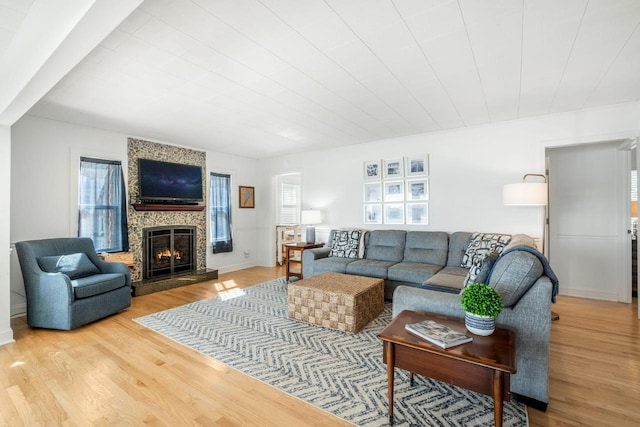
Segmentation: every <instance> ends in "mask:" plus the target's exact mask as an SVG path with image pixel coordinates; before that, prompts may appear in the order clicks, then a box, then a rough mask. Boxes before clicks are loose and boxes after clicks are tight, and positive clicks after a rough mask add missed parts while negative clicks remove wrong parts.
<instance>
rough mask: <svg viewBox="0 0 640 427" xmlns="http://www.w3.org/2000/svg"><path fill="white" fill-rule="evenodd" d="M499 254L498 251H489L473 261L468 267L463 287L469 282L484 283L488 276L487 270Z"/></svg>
mask: <svg viewBox="0 0 640 427" xmlns="http://www.w3.org/2000/svg"><path fill="white" fill-rule="evenodd" d="M499 256H500V254H499V253H498V251H491V252H489V253H488V254H487V255H485V256H484V257H483V258H482V259H480V260H479V261H474V264H473V265H472V266H471V268H470V269H469V274H467V277H466V278H465V280H464V284H463V286H462V287H463V289H464V288H465V287H466V286H468V285H470V284H471V283H485V282H486V280H487V279H488V278H489V272H490V271H491V268H492V267H493V264H495V262H496V260H497V259H498V257H499Z"/></svg>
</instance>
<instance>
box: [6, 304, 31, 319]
mask: <svg viewBox="0 0 640 427" xmlns="http://www.w3.org/2000/svg"><path fill="white" fill-rule="evenodd" d="M9 315H10V316H11V317H22V316H26V315H27V303H26V302H23V303H21V304H15V305H12V306H11V313H10V314H9Z"/></svg>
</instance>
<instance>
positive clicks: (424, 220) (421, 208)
mask: <svg viewBox="0 0 640 427" xmlns="http://www.w3.org/2000/svg"><path fill="white" fill-rule="evenodd" d="M406 218H407V224H409V225H411V224H413V225H426V224H429V206H428V205H427V204H426V203H407V215H406Z"/></svg>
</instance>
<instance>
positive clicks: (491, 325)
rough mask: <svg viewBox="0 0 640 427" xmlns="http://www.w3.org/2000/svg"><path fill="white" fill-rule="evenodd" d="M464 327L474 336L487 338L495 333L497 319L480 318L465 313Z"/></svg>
mask: <svg viewBox="0 0 640 427" xmlns="http://www.w3.org/2000/svg"><path fill="white" fill-rule="evenodd" d="M464 325H465V326H466V327H467V329H468V330H469V332H471V333H472V334H475V335H480V336H483V337H486V336H488V335H491V334H492V333H493V331H495V329H496V319H495V318H494V317H489V316H478V315H476V314H473V313H468V312H466V311H465V313H464Z"/></svg>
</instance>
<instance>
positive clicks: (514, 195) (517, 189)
mask: <svg viewBox="0 0 640 427" xmlns="http://www.w3.org/2000/svg"><path fill="white" fill-rule="evenodd" d="M502 202H503V203H504V204H505V205H507V206H545V205H546V204H547V184H546V183H543V182H520V183H517V184H507V185H505V186H504V187H503V188H502Z"/></svg>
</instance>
